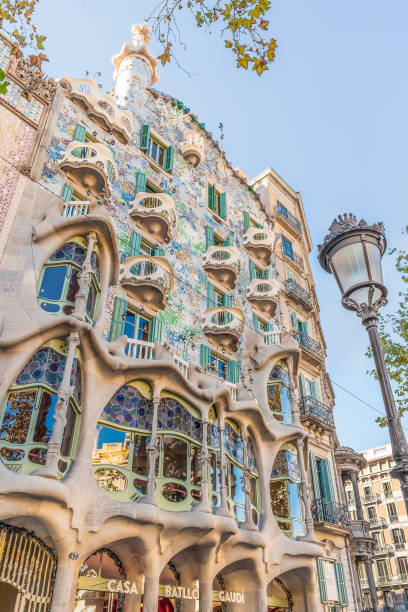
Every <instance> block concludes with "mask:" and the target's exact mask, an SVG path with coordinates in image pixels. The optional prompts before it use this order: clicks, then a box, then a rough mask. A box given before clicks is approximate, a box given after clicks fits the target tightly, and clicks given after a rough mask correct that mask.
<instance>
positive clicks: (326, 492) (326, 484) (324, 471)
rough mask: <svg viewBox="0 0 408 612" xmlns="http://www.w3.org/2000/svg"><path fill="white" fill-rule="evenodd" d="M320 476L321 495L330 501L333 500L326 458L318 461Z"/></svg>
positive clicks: (332, 489) (331, 483)
mask: <svg viewBox="0 0 408 612" xmlns="http://www.w3.org/2000/svg"><path fill="white" fill-rule="evenodd" d="M320 468H321V470H320V471H321V476H322V481H323V482H322V485H323V486H322V489H323V491H322V496H323V497H325V498H326V499H330V500H331V501H335V495H334V487H333V480H332V476H331V469H330V463H329V461H328V460H327V459H321V461H320Z"/></svg>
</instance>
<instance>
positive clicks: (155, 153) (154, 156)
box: [151, 140, 157, 161]
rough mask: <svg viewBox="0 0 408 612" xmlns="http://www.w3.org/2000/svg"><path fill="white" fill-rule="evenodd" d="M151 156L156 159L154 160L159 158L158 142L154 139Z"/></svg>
mask: <svg viewBox="0 0 408 612" xmlns="http://www.w3.org/2000/svg"><path fill="white" fill-rule="evenodd" d="M151 156H152V158H153V159H154V161H156V160H157V144H156V143H155V142H154V140H152V152H151Z"/></svg>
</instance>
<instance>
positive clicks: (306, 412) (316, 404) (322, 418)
mask: <svg viewBox="0 0 408 612" xmlns="http://www.w3.org/2000/svg"><path fill="white" fill-rule="evenodd" d="M300 414H301V416H302V417H303V419H302V420H305V421H306V420H308V421H310V420H311V421H316V420H317V421H318V424H324V425H326V427H328V428H329V429H334V418H333V411H332V409H331V408H330V406H328V405H327V404H323V402H321V401H319V400H318V399H316V398H315V397H312V396H311V395H306V396H305V397H302V399H301V400H300Z"/></svg>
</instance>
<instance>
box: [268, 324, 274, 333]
mask: <svg viewBox="0 0 408 612" xmlns="http://www.w3.org/2000/svg"><path fill="white" fill-rule="evenodd" d="M266 331H267V332H271V331H273V325H272V323H267V324H266Z"/></svg>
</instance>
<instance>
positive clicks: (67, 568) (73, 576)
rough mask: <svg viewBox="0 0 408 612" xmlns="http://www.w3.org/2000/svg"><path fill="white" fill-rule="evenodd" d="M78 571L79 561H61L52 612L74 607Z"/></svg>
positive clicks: (65, 610) (67, 611) (62, 611)
mask: <svg viewBox="0 0 408 612" xmlns="http://www.w3.org/2000/svg"><path fill="white" fill-rule="evenodd" d="M78 573H79V567H78V563H75V562H74V561H73V560H69V559H66V560H65V559H61V560H60V561H59V563H58V566H57V574H56V576H55V583H54V591H53V594H52V601H51V607H50V612H70V611H71V610H73V609H74V604H75V593H76V589H77V582H78ZM156 610H157V608H156Z"/></svg>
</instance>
